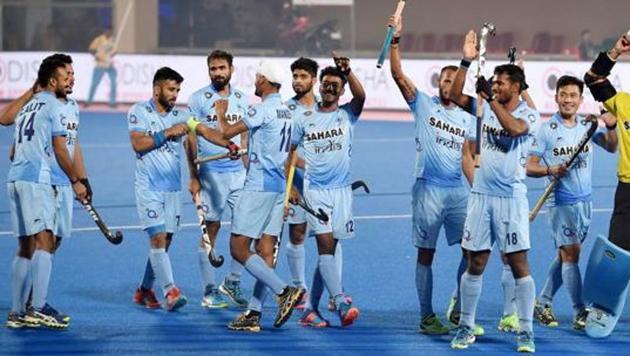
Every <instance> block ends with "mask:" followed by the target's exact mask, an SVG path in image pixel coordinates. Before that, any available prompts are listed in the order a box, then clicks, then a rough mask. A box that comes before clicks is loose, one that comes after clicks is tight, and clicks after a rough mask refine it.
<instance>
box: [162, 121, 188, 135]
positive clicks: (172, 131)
mask: <svg viewBox="0 0 630 356" xmlns="http://www.w3.org/2000/svg"><path fill="white" fill-rule="evenodd" d="M164 133H165V134H166V138H173V137H181V136H184V135H186V134H187V133H188V125H187V124H185V123H181V124H177V125H174V126H171V127H169V128H168V129H166V130H165V131H164Z"/></svg>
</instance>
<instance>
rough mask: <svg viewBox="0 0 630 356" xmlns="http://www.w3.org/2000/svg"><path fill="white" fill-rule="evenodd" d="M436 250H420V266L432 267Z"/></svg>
mask: <svg viewBox="0 0 630 356" xmlns="http://www.w3.org/2000/svg"><path fill="white" fill-rule="evenodd" d="M434 255H435V250H434V249H428V248H418V264H421V265H423V266H430V265H431V264H432V263H433V256H434Z"/></svg>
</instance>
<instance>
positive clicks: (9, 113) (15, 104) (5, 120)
mask: <svg viewBox="0 0 630 356" xmlns="http://www.w3.org/2000/svg"><path fill="white" fill-rule="evenodd" d="M36 92H37V83H35V84H34V85H33V87H32V88H30V89H28V90H27V91H25V92H24V93H23V94H22V95H20V97H19V98H17V99H15V100H13V101H11V102H10V103H9V104H7V106H5V107H4V109H2V112H0V125H3V126H9V125H13V124H14V123H15V117H16V116H17V114H18V113H19V112H20V110H21V109H22V107H23V106H24V105H25V104H26V103H27V102H28V101H29V100H31V98H33V95H35V93H36Z"/></svg>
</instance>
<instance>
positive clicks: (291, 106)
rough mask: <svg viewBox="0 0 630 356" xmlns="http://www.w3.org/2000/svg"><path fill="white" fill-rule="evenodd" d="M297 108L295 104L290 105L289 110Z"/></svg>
mask: <svg viewBox="0 0 630 356" xmlns="http://www.w3.org/2000/svg"><path fill="white" fill-rule="evenodd" d="M295 108H297V106H295V104H291V105H289V110H295Z"/></svg>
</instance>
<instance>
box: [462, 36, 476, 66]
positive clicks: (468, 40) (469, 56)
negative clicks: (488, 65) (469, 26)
mask: <svg viewBox="0 0 630 356" xmlns="http://www.w3.org/2000/svg"><path fill="white" fill-rule="evenodd" d="M478 44H479V43H478V41H477V32H475V31H473V30H470V31H468V33H467V34H466V37H465V38H464V48H463V54H464V59H466V60H468V61H474V60H475V59H477V57H479V49H478V48H477V46H478Z"/></svg>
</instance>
